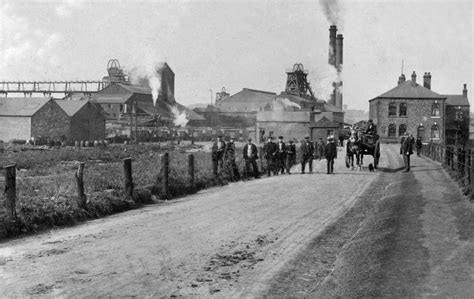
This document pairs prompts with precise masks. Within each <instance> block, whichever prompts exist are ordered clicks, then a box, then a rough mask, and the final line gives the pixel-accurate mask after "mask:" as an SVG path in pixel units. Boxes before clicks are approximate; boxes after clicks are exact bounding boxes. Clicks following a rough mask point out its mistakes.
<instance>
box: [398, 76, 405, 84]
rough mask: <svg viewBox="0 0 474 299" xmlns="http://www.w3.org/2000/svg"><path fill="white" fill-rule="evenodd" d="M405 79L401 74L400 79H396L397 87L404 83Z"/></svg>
mask: <svg viewBox="0 0 474 299" xmlns="http://www.w3.org/2000/svg"><path fill="white" fill-rule="evenodd" d="M405 80H406V78H405V74H401V75H400V77H398V85H400V84H402V83H403V82H405Z"/></svg>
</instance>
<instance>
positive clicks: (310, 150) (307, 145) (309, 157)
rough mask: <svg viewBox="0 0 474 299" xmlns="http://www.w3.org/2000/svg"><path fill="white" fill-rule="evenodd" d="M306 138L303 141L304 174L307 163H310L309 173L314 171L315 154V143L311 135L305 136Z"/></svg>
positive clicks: (302, 167) (302, 163) (302, 170)
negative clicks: (310, 138) (310, 137)
mask: <svg viewBox="0 0 474 299" xmlns="http://www.w3.org/2000/svg"><path fill="white" fill-rule="evenodd" d="M304 139H305V140H304V141H303V142H302V143H301V173H303V174H304V169H305V166H306V163H308V168H309V173H313V155H314V145H313V142H311V140H309V136H307V137H305V138H304Z"/></svg>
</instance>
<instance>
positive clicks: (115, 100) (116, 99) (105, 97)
mask: <svg viewBox="0 0 474 299" xmlns="http://www.w3.org/2000/svg"><path fill="white" fill-rule="evenodd" d="M132 95H133V94H132V93H129V94H119V93H117V94H106V93H103V94H101V93H97V94H94V95H93V96H92V99H94V100H95V102H97V103H99V104H125V103H126V102H127V101H128V100H129V99H130V98H131V97H132Z"/></svg>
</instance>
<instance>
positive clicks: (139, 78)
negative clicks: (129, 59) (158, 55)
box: [128, 62, 161, 106]
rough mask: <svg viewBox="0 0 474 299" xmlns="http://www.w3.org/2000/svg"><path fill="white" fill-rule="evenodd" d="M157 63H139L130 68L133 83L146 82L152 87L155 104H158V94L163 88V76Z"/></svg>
mask: <svg viewBox="0 0 474 299" xmlns="http://www.w3.org/2000/svg"><path fill="white" fill-rule="evenodd" d="M158 69H159V67H158V66H157V63H156V62H155V63H153V62H150V63H149V64H146V65H138V66H135V67H133V68H132V69H130V70H128V73H129V76H130V81H131V82H132V84H137V85H142V84H144V83H145V82H146V84H148V87H150V89H151V95H152V97H153V106H156V101H157V100H158V94H159V91H160V89H161V78H160V74H159V73H158Z"/></svg>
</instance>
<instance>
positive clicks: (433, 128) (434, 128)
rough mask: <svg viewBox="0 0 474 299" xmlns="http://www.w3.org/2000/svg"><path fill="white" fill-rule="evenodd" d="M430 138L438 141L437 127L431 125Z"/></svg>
mask: <svg viewBox="0 0 474 299" xmlns="http://www.w3.org/2000/svg"><path fill="white" fill-rule="evenodd" d="M431 138H433V139H435V138H437V139H439V127H438V125H432V126H431Z"/></svg>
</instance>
